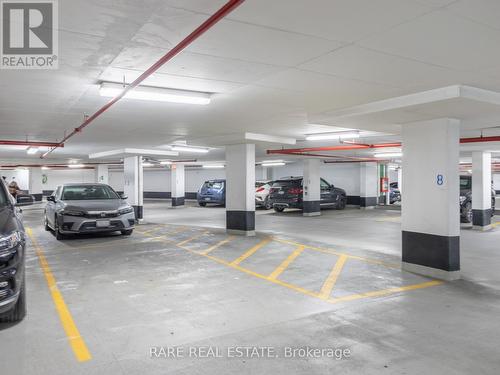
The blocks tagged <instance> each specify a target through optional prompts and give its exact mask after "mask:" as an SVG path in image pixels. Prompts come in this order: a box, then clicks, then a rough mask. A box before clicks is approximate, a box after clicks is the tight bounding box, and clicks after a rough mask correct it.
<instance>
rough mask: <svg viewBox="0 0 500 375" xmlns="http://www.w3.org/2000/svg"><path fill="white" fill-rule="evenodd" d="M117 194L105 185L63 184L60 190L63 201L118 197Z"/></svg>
mask: <svg viewBox="0 0 500 375" xmlns="http://www.w3.org/2000/svg"><path fill="white" fill-rule="evenodd" d="M119 198H120V197H119V196H118V194H116V193H115V191H114V190H113V189H111V188H110V187H109V186H106V185H80V186H79V185H75V186H65V187H64V188H63V191H62V196H61V199H62V200H63V201H83V200H94V199H119Z"/></svg>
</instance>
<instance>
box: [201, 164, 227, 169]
mask: <svg viewBox="0 0 500 375" xmlns="http://www.w3.org/2000/svg"><path fill="white" fill-rule="evenodd" d="M203 168H206V169H224V165H222V164H206V165H204V166H203Z"/></svg>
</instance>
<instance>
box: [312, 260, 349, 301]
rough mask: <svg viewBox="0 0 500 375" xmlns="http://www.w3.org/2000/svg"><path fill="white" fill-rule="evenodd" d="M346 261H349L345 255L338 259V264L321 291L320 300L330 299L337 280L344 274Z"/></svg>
mask: <svg viewBox="0 0 500 375" xmlns="http://www.w3.org/2000/svg"><path fill="white" fill-rule="evenodd" d="M346 261H347V256H345V255H341V256H340V257H339V259H337V262H336V263H335V265H334V266H333V268H332V271H331V272H330V274H329V275H328V277H327V279H326V280H325V283H324V284H323V286H322V287H321V291H320V292H319V298H321V299H328V298H330V294H332V290H333V288H334V287H335V284H336V283H337V280H338V278H339V276H340V273H341V272H342V269H343V268H344V265H345V262H346Z"/></svg>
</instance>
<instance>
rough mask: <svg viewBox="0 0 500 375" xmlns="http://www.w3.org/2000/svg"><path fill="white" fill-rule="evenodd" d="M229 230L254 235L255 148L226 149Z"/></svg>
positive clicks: (246, 146)
mask: <svg viewBox="0 0 500 375" xmlns="http://www.w3.org/2000/svg"><path fill="white" fill-rule="evenodd" d="M226 229H227V232H228V233H233V234H242V235H247V236H253V235H255V145H253V144H240V145H230V146H226Z"/></svg>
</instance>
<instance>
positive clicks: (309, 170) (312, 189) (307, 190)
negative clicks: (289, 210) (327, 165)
mask: <svg viewBox="0 0 500 375" xmlns="http://www.w3.org/2000/svg"><path fill="white" fill-rule="evenodd" d="M303 165H304V174H303V176H304V179H303V180H302V181H303V183H302V185H303V186H302V189H303V198H302V199H303V211H302V212H303V215H304V216H319V215H321V211H320V203H321V186H320V181H321V176H320V172H319V168H320V165H321V160H320V159H305V160H304V163H303Z"/></svg>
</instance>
